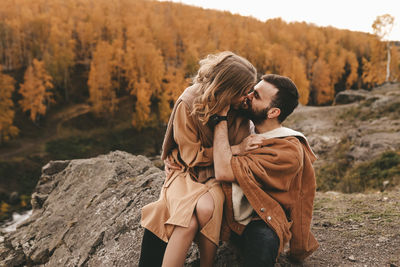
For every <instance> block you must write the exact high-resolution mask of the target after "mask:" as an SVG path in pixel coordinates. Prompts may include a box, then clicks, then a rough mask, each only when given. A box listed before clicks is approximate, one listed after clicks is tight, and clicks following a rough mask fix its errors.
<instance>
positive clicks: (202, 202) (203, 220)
mask: <svg viewBox="0 0 400 267" xmlns="http://www.w3.org/2000/svg"><path fill="white" fill-rule="evenodd" d="M213 213H214V199H213V197H212V195H211V194H210V193H209V192H207V193H205V194H204V195H202V196H201V197H200V198H199V201H198V202H197V204H196V217H197V221H198V223H199V229H202V228H203V227H204V226H205V225H206V224H207V223H208V221H210V219H211V217H212V215H213ZM198 241H199V249H200V267H210V266H212V265H213V262H214V257H215V254H216V252H217V246H216V245H215V244H214V243H213V242H211V241H210V240H209V239H208V238H207V237H205V236H204V235H202V234H201V233H199V235H198Z"/></svg>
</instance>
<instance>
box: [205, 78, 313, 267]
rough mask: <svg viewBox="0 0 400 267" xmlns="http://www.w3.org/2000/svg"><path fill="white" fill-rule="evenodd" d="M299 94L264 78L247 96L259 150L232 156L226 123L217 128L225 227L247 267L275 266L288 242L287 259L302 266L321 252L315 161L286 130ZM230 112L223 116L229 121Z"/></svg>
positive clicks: (216, 149) (286, 81) (285, 80)
mask: <svg viewBox="0 0 400 267" xmlns="http://www.w3.org/2000/svg"><path fill="white" fill-rule="evenodd" d="M298 98H299V96H298V91H297V88H296V86H295V84H294V83H293V82H292V81H291V80H290V79H289V78H287V77H283V76H279V75H264V76H263V77H262V80H261V81H260V82H259V83H258V84H257V85H256V86H255V87H254V91H253V92H252V93H251V94H249V96H248V104H249V109H248V116H249V118H250V119H251V120H252V121H253V123H254V126H255V132H256V134H255V136H258V137H263V138H264V139H263V141H262V143H261V144H260V146H259V148H257V149H255V150H252V151H249V152H246V153H244V155H233V154H232V151H231V148H230V146H229V143H228V131H227V123H226V121H221V122H219V123H218V124H217V125H216V126H215V128H214V140H213V147H214V150H213V154H214V168H215V176H216V179H217V180H219V181H222V182H224V184H223V190H224V192H225V196H226V201H225V207H224V211H225V219H226V225H227V226H228V227H229V228H228V227H227V226H226V225H225V227H223V229H222V233H221V235H222V236H223V237H225V239H226V238H227V236H228V235H229V234H230V232H231V231H232V232H234V234H233V236H232V237H233V238H236V239H238V240H239V241H240V242H239V243H240V244H241V245H242V248H243V253H244V266H273V265H274V263H275V261H276V258H277V257H278V255H279V253H280V252H282V251H283V248H284V245H285V244H286V243H287V242H288V241H290V252H289V256H290V257H291V258H292V259H294V260H296V261H302V260H304V259H305V258H306V257H307V256H309V255H310V254H311V253H312V252H313V251H315V250H316V249H317V248H318V242H317V241H316V239H315V238H314V236H313V235H312V233H311V232H310V225H311V218H312V209H313V200H314V195H315V175H314V170H313V167H312V162H313V161H314V160H315V159H316V157H315V155H314V154H313V152H312V151H311V148H310V146H309V145H308V142H307V140H306V138H305V137H304V135H303V134H301V133H299V132H296V131H294V130H291V129H289V128H285V127H282V125H281V124H282V122H283V121H284V120H285V119H286V117H287V116H288V115H290V114H291V113H292V112H293V110H294V109H295V108H296V106H297V105H298ZM228 110H229V106H228V107H226V108H225V109H224V110H223V111H222V112H221V113H219V115H220V116H225V115H226V114H227V112H228Z"/></svg>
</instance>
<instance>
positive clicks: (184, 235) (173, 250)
mask: <svg viewBox="0 0 400 267" xmlns="http://www.w3.org/2000/svg"><path fill="white" fill-rule="evenodd" d="M198 229H199V227H198V222H197V219H196V217H195V216H194V215H193V216H192V219H191V220H190V224H189V226H188V227H181V226H175V228H174V231H173V232H172V235H171V238H170V239H169V241H168V245H167V249H166V250H165V254H164V259H163V263H162V266H163V267H177V266H183V264H184V263H185V259H186V254H187V251H188V250H189V248H190V245H191V244H192V241H193V239H194V237H195V235H196V233H197V231H198Z"/></svg>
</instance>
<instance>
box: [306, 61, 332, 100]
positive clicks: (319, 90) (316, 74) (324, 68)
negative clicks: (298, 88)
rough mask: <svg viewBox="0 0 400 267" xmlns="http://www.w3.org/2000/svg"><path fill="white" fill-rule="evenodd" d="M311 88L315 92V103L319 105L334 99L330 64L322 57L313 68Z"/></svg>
mask: <svg viewBox="0 0 400 267" xmlns="http://www.w3.org/2000/svg"><path fill="white" fill-rule="evenodd" d="M311 90H312V92H313V94H314V99H313V100H314V103H315V104H317V105H323V104H327V103H329V102H330V101H332V100H333V96H334V89H333V86H332V83H331V75H330V73H329V66H328V64H326V63H325V62H324V61H323V60H322V59H318V60H317V62H315V64H314V66H313V68H312V79H311Z"/></svg>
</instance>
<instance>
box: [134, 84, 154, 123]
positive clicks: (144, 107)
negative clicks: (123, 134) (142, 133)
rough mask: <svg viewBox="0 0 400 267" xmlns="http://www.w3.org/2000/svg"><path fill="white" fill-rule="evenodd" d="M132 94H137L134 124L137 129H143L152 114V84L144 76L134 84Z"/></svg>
mask: <svg viewBox="0 0 400 267" xmlns="http://www.w3.org/2000/svg"><path fill="white" fill-rule="evenodd" d="M131 94H132V95H135V96H136V99H137V100H136V107H135V113H134V114H133V118H132V125H133V127H136V128H137V129H139V130H141V129H142V128H143V127H145V126H146V125H147V124H146V123H147V122H148V121H149V114H150V104H151V103H150V97H151V90H150V84H149V83H148V82H146V81H145V80H144V79H143V78H142V79H140V82H138V83H136V84H135V85H134V89H133V90H132V92H131Z"/></svg>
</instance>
